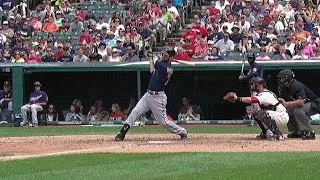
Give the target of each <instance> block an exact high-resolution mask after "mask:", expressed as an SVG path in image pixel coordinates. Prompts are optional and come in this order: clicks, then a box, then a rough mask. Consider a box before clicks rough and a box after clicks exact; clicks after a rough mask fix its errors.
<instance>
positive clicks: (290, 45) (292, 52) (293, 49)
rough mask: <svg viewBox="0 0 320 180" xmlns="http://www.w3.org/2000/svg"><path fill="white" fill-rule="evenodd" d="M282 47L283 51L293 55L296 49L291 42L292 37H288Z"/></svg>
mask: <svg viewBox="0 0 320 180" xmlns="http://www.w3.org/2000/svg"><path fill="white" fill-rule="evenodd" d="M284 47H285V49H288V50H289V51H290V53H291V54H295V47H296V45H295V43H294V41H293V38H292V36H288V37H287V41H286V43H285V45H284Z"/></svg>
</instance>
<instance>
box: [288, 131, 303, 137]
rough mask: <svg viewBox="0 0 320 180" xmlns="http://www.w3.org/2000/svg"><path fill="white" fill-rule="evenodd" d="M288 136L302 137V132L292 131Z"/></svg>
mask: <svg viewBox="0 0 320 180" xmlns="http://www.w3.org/2000/svg"><path fill="white" fill-rule="evenodd" d="M287 137H288V138H302V134H301V133H298V132H292V133H290V134H288V135H287Z"/></svg>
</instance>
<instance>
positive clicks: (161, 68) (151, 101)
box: [115, 60, 187, 140]
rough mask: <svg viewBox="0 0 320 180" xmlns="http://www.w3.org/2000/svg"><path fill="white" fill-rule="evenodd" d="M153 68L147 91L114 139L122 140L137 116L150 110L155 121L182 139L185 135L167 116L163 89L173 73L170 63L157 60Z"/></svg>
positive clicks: (165, 97) (185, 132)
mask: <svg viewBox="0 0 320 180" xmlns="http://www.w3.org/2000/svg"><path fill="white" fill-rule="evenodd" d="M154 69H155V71H154V72H152V74H151V78H150V81H149V87H148V90H147V92H146V93H145V94H144V95H143V97H142V98H141V99H140V101H139V102H138V103H137V105H136V106H135V107H134V108H133V110H132V112H131V114H130V115H129V116H128V118H127V120H126V122H125V125H124V126H123V128H122V129H121V131H120V132H119V134H118V135H117V136H116V138H115V139H116V140H123V139H124V137H125V134H126V133H127V131H128V129H129V128H130V127H132V126H133V124H134V122H135V121H136V120H137V119H138V117H139V116H140V115H142V114H144V113H146V112H148V111H150V110H151V111H152V113H153V115H154V117H155V119H156V121H157V122H158V123H159V124H160V125H161V126H163V127H164V128H165V129H167V130H168V131H169V132H171V133H174V134H177V135H180V136H181V138H182V139H185V138H186V137H187V131H186V129H184V128H183V127H180V126H178V125H176V124H175V123H174V122H172V121H170V120H168V118H167V112H166V105H167V96H166V94H165V92H164V90H165V86H166V85H167V83H168V82H169V79H170V77H171V75H172V73H173V69H172V66H171V63H170V62H169V61H163V60H161V61H157V62H156V63H155V64H154Z"/></svg>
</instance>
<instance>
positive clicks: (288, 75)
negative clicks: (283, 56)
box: [278, 69, 295, 87]
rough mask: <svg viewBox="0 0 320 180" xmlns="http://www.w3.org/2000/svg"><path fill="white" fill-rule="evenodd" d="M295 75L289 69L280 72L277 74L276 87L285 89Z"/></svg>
mask: <svg viewBox="0 0 320 180" xmlns="http://www.w3.org/2000/svg"><path fill="white" fill-rule="evenodd" d="M294 77H295V75H294V73H293V71H291V70H290V69H284V70H281V71H280V72H279V74H278V85H279V86H280V87H286V86H288V85H289V83H290V82H291V81H292V80H293V79H294Z"/></svg>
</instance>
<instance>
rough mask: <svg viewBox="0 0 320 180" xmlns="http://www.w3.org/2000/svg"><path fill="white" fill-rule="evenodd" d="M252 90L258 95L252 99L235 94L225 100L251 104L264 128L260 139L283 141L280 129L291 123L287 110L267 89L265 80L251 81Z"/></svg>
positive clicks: (255, 78)
mask: <svg viewBox="0 0 320 180" xmlns="http://www.w3.org/2000/svg"><path fill="white" fill-rule="evenodd" d="M250 89H251V91H253V92H256V93H257V94H256V95H254V96H251V97H238V96H237V95H236V94H235V93H228V94H227V95H226V96H225V100H229V101H238V102H243V103H247V104H251V106H252V113H253V116H254V117H255V118H256V119H258V120H259V121H260V122H261V123H262V125H263V126H264V127H263V128H261V129H262V133H261V134H260V136H259V137H260V138H263V139H277V140H281V139H283V135H282V132H281V130H280V129H279V127H284V126H286V125H287V123H288V121H289V115H288V113H287V112H286V108H285V107H284V106H283V105H282V104H281V103H280V102H279V101H278V99H277V96H276V95H275V94H274V93H273V92H271V91H269V90H268V89H266V83H265V81H264V79H262V78H260V77H254V78H252V79H251V80H250Z"/></svg>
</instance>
